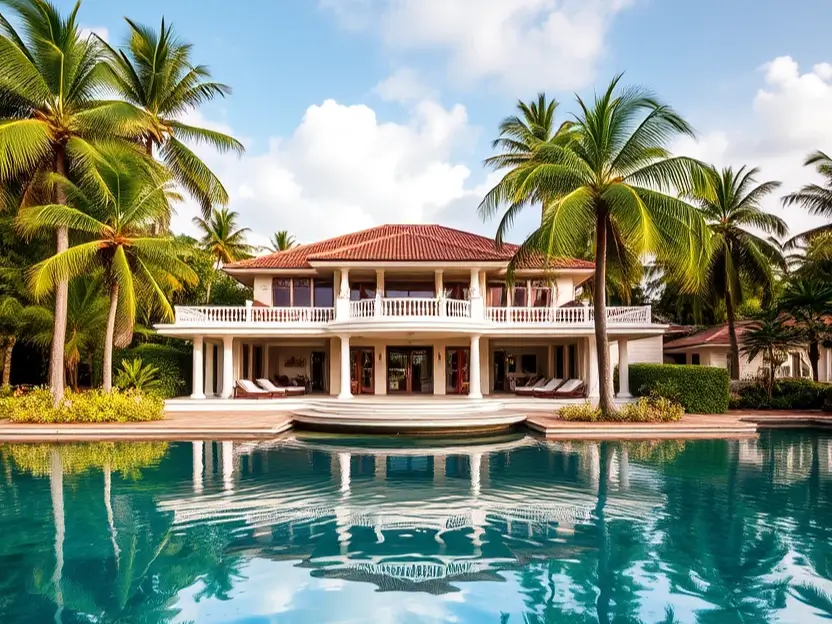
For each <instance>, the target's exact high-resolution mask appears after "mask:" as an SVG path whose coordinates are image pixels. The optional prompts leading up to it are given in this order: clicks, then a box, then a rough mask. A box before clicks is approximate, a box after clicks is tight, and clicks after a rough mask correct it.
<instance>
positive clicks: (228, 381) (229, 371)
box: [221, 336, 234, 399]
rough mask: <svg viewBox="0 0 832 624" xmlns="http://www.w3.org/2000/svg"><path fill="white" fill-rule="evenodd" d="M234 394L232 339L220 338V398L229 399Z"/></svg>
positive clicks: (228, 337)
mask: <svg viewBox="0 0 832 624" xmlns="http://www.w3.org/2000/svg"><path fill="white" fill-rule="evenodd" d="M233 393H234V338H232V337H231V336H223V338H222V394H221V396H222V398H223V399H230V398H231V395H232V394H233Z"/></svg>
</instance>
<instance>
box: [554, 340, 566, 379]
mask: <svg viewBox="0 0 832 624" xmlns="http://www.w3.org/2000/svg"><path fill="white" fill-rule="evenodd" d="M564 353H565V349H564V347H562V346H557V347H555V377H557V378H558V379H563V373H564V366H563V356H564Z"/></svg>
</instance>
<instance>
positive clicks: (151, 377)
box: [115, 358, 159, 392]
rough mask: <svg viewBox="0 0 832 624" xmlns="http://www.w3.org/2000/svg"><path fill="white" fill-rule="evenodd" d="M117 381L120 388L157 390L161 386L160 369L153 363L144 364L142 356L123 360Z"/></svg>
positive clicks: (143, 390)
mask: <svg viewBox="0 0 832 624" xmlns="http://www.w3.org/2000/svg"><path fill="white" fill-rule="evenodd" d="M115 383H116V387H117V388H118V389H119V390H131V389H132V390H139V391H140V392H155V391H156V389H157V388H158V387H159V369H158V368H156V367H155V366H152V365H151V364H144V363H143V362H142V359H141V358H133V359H132V360H122V361H121V368H120V369H119V370H118V372H117V373H116V381H115Z"/></svg>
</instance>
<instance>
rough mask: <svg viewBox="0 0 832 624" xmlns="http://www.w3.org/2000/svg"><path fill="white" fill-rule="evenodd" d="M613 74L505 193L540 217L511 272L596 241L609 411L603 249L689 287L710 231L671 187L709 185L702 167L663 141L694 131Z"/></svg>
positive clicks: (602, 369) (599, 345) (604, 402)
mask: <svg viewBox="0 0 832 624" xmlns="http://www.w3.org/2000/svg"><path fill="white" fill-rule="evenodd" d="M620 78H621V77H620V76H618V77H616V78H615V79H614V80H613V81H612V82H611V83H610V85H609V88H608V89H607V90H606V91H605V92H604V93H603V94H601V95H596V97H595V102H594V104H593V105H592V106H587V105H586V104H585V103H584V102H583V100H581V98H577V101H578V105H579V106H580V110H581V112H580V113H579V114H578V115H577V117H576V124H575V127H574V133H575V138H574V140H573V141H572V142H570V144H569V145H567V146H563V145H557V144H554V143H543V144H541V145H539V146H538V147H537V148H536V149H535V151H534V154H533V155H532V157H531V159H529V161H528V162H527V163H526V164H524V165H522V166H521V167H519V168H518V170H517V172H516V175H515V177H514V180H513V182H512V192H511V194H510V196H508V197H507V199H508V201H509V203H510V207H509V208H508V210H509V211H512V210H517V209H519V208H520V207H522V206H524V205H527V204H528V203H530V202H536V201H540V200H543V201H544V202H545V203H546V213H545V216H544V219H543V223H542V224H541V226H540V228H538V229H537V230H536V231H535V232H533V233H532V234H531V235H530V236H529V237H528V238H527V239H526V241H525V242H524V243H523V244H522V245H521V247H520V249H519V250H518V252H517V254H516V255H515V257H514V258H513V259H512V261H511V263H510V266H509V269H510V271H509V275H512V273H513V271H514V270H515V269H516V268H517V267H518V266H522V264H523V262H525V261H527V260H528V259H530V257H532V256H536V255H539V254H544V255H545V256H546V257H548V258H557V257H566V256H571V255H574V254H575V252H576V250H580V249H581V248H582V247H584V246H585V245H586V239H587V237H588V236H590V237H592V239H593V240H594V247H595V249H594V251H595V278H594V280H595V292H594V297H593V300H594V315H595V340H596V349H597V357H598V371H599V375H600V402H599V406H600V408H601V410H602V411H603V412H604V413H605V414H609V413H611V412H612V411H613V405H612V396H613V389H612V376H611V374H610V361H609V350H608V347H607V320H606V297H607V295H606V275H607V258H608V255H611V256H612V257H613V258H614V259H617V258H623V257H625V255H626V254H635V255H637V256H639V257H643V256H645V255H646V254H653V255H654V256H655V257H656V259H657V261H659V262H662V263H663V266H665V267H666V268H667V270H668V271H669V272H670V275H669V277H672V278H674V279H678V280H679V281H680V282H683V283H685V284H686V285H688V286H690V287H691V288H693V287H695V286H698V284H699V280H700V279H701V275H700V274H699V270H700V269H699V267H701V265H703V264H704V263H703V259H704V257H707V256H705V254H706V253H707V247H708V236H709V233H708V230H707V227H706V225H705V223H704V220H703V219H702V216H701V215H700V214H699V212H698V211H697V210H696V208H694V207H693V206H691V205H690V204H688V203H686V202H685V201H683V200H681V199H678V198H677V197H676V196H674V195H672V194H670V191H672V190H675V191H679V192H689V191H691V190H693V189H694V188H699V189H701V188H704V187H705V185H706V184H707V173H706V171H707V170H706V168H705V167H704V165H702V164H701V163H700V162H698V161H696V160H693V159H690V158H684V157H673V156H672V155H671V154H670V152H669V151H668V149H667V148H666V145H667V144H668V143H669V142H670V141H671V140H673V139H674V138H675V137H677V136H678V135H680V134H688V135H692V134H693V130H692V129H691V127H690V126H689V125H688V123H687V122H686V121H685V120H684V119H682V118H681V117H680V116H679V115H678V114H677V113H676V112H675V111H674V110H673V109H672V108H670V107H669V106H667V105H664V104H662V103H661V102H659V101H658V100H657V99H656V98H655V97H654V96H653V95H652V94H651V93H649V92H648V91H646V90H644V89H642V88H629V89H626V90H621V91H619V90H618V83H619V81H620ZM488 202H489V199H488V198H487V199H486V200H484V202H483V204H481V205H480V211H481V212H482V211H483V210H484V209H486V210H487V207H488ZM504 221H505V219H504ZM502 226H503V224H501V226H500V227H501V230H502ZM501 230H499V231H498V238H500V237H501V234H502V231H501ZM622 264H623V263H622ZM683 278H684V279H683Z"/></svg>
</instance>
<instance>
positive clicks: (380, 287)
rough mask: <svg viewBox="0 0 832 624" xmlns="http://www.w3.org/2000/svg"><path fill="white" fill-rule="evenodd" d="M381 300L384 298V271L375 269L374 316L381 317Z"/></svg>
mask: <svg viewBox="0 0 832 624" xmlns="http://www.w3.org/2000/svg"><path fill="white" fill-rule="evenodd" d="M382 298H384V271H382V270H381V269H376V310H375V312H376V316H381V300H382Z"/></svg>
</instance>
